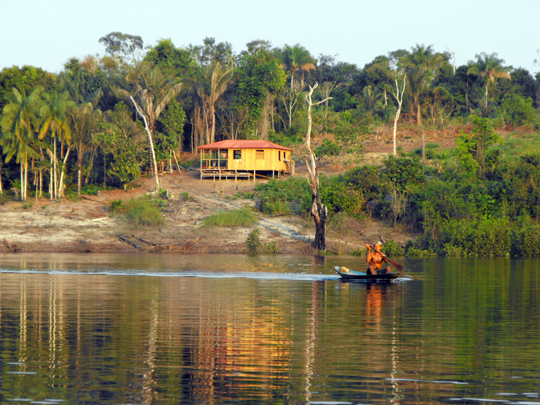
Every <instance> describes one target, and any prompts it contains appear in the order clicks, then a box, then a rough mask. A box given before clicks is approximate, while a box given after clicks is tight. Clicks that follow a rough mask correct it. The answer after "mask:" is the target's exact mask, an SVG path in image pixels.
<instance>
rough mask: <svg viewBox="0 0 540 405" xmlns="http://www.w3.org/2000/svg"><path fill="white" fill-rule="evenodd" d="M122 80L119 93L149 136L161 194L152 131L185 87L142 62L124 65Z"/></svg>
mask: <svg viewBox="0 0 540 405" xmlns="http://www.w3.org/2000/svg"><path fill="white" fill-rule="evenodd" d="M122 69H123V70H122V72H121V73H122V74H121V77H119V78H118V79H119V83H118V87H117V88H116V91H117V93H118V94H119V95H120V96H122V97H124V98H126V99H128V100H130V101H131V102H132V103H133V105H134V106H135V109H136V110H137V113H138V114H139V115H140V116H141V118H142V119H143V121H144V128H145V130H146V133H147V134H148V141H149V143H150V150H151V152H152V160H153V164H154V175H155V178H156V190H159V178H158V172H157V162H156V153H155V150H154V141H153V131H154V128H155V125H156V121H157V119H158V118H159V116H160V115H161V113H162V112H163V110H164V109H165V107H166V106H167V104H169V103H170V102H171V101H172V100H173V99H174V98H175V97H176V96H177V95H178V93H180V90H181V89H182V83H178V82H177V81H173V80H171V79H169V78H167V77H166V76H164V75H163V74H162V73H161V72H160V71H159V70H158V69H157V68H152V66H151V65H150V64H149V63H148V62H144V61H143V62H139V63H137V64H135V65H133V66H132V65H124V66H123V68H122Z"/></svg>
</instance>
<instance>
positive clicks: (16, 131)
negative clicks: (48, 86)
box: [0, 87, 42, 201]
mask: <svg viewBox="0 0 540 405" xmlns="http://www.w3.org/2000/svg"><path fill="white" fill-rule="evenodd" d="M41 92H42V89H41V88H39V87H38V88H36V89H35V90H34V91H33V92H32V93H30V95H29V96H27V95H26V93H25V91H24V90H21V91H19V89H17V88H15V87H14V88H13V89H12V93H11V94H10V95H9V96H8V101H9V103H8V104H6V106H5V107H4V109H3V116H2V120H1V122H0V123H1V126H2V132H3V134H2V138H1V139H0V145H1V146H2V147H3V151H4V153H6V162H9V161H10V160H11V158H12V157H13V156H14V155H16V156H17V163H19V164H20V168H21V199H22V200H23V201H26V191H27V186H28V158H29V157H32V156H34V151H33V149H32V142H33V139H34V134H35V133H36V132H37V130H38V128H39V117H38V112H39V108H40V105H41V97H40V95H41Z"/></svg>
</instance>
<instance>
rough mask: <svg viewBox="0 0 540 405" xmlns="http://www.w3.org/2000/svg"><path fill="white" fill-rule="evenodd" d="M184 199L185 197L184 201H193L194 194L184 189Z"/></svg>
mask: <svg viewBox="0 0 540 405" xmlns="http://www.w3.org/2000/svg"><path fill="white" fill-rule="evenodd" d="M182 199H183V200H184V201H192V200H193V195H192V194H190V193H188V192H187V191H184V192H183V193H182Z"/></svg>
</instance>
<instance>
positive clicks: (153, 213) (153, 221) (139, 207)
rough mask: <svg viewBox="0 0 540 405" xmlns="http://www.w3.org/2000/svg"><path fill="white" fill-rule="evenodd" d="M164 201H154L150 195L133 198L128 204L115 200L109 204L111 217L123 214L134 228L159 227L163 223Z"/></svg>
mask: <svg viewBox="0 0 540 405" xmlns="http://www.w3.org/2000/svg"><path fill="white" fill-rule="evenodd" d="M162 206H163V201H162V200H152V197H151V196H150V195H145V196H143V197H141V198H131V199H129V200H128V201H127V202H124V201H123V200H114V201H111V202H110V203H109V212H110V213H111V215H115V214H121V215H123V216H124V218H126V219H127V221H128V222H129V223H130V224H131V225H132V226H134V227H136V228H138V227H140V226H150V227H152V226H158V225H161V224H162V223H163V213H162V211H161V207H162Z"/></svg>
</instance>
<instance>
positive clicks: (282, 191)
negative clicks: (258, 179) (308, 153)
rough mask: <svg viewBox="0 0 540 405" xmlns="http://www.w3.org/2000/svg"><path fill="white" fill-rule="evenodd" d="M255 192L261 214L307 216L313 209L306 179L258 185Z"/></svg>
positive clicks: (275, 180) (292, 179)
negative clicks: (290, 213)
mask: <svg viewBox="0 0 540 405" xmlns="http://www.w3.org/2000/svg"><path fill="white" fill-rule="evenodd" d="M255 191H256V193H257V208H258V209H259V210H260V211H261V212H265V213H273V214H277V213H289V212H294V213H295V214H306V213H308V212H309V211H310V209H311V189H310V187H309V185H308V184H307V181H306V179H305V178H301V177H289V178H287V179H286V180H277V179H272V180H270V181H269V182H268V183H266V184H258V185H257V186H256V188H255ZM277 202H279V203H281V204H276V203H277ZM285 205H287V207H288V208H285Z"/></svg>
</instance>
